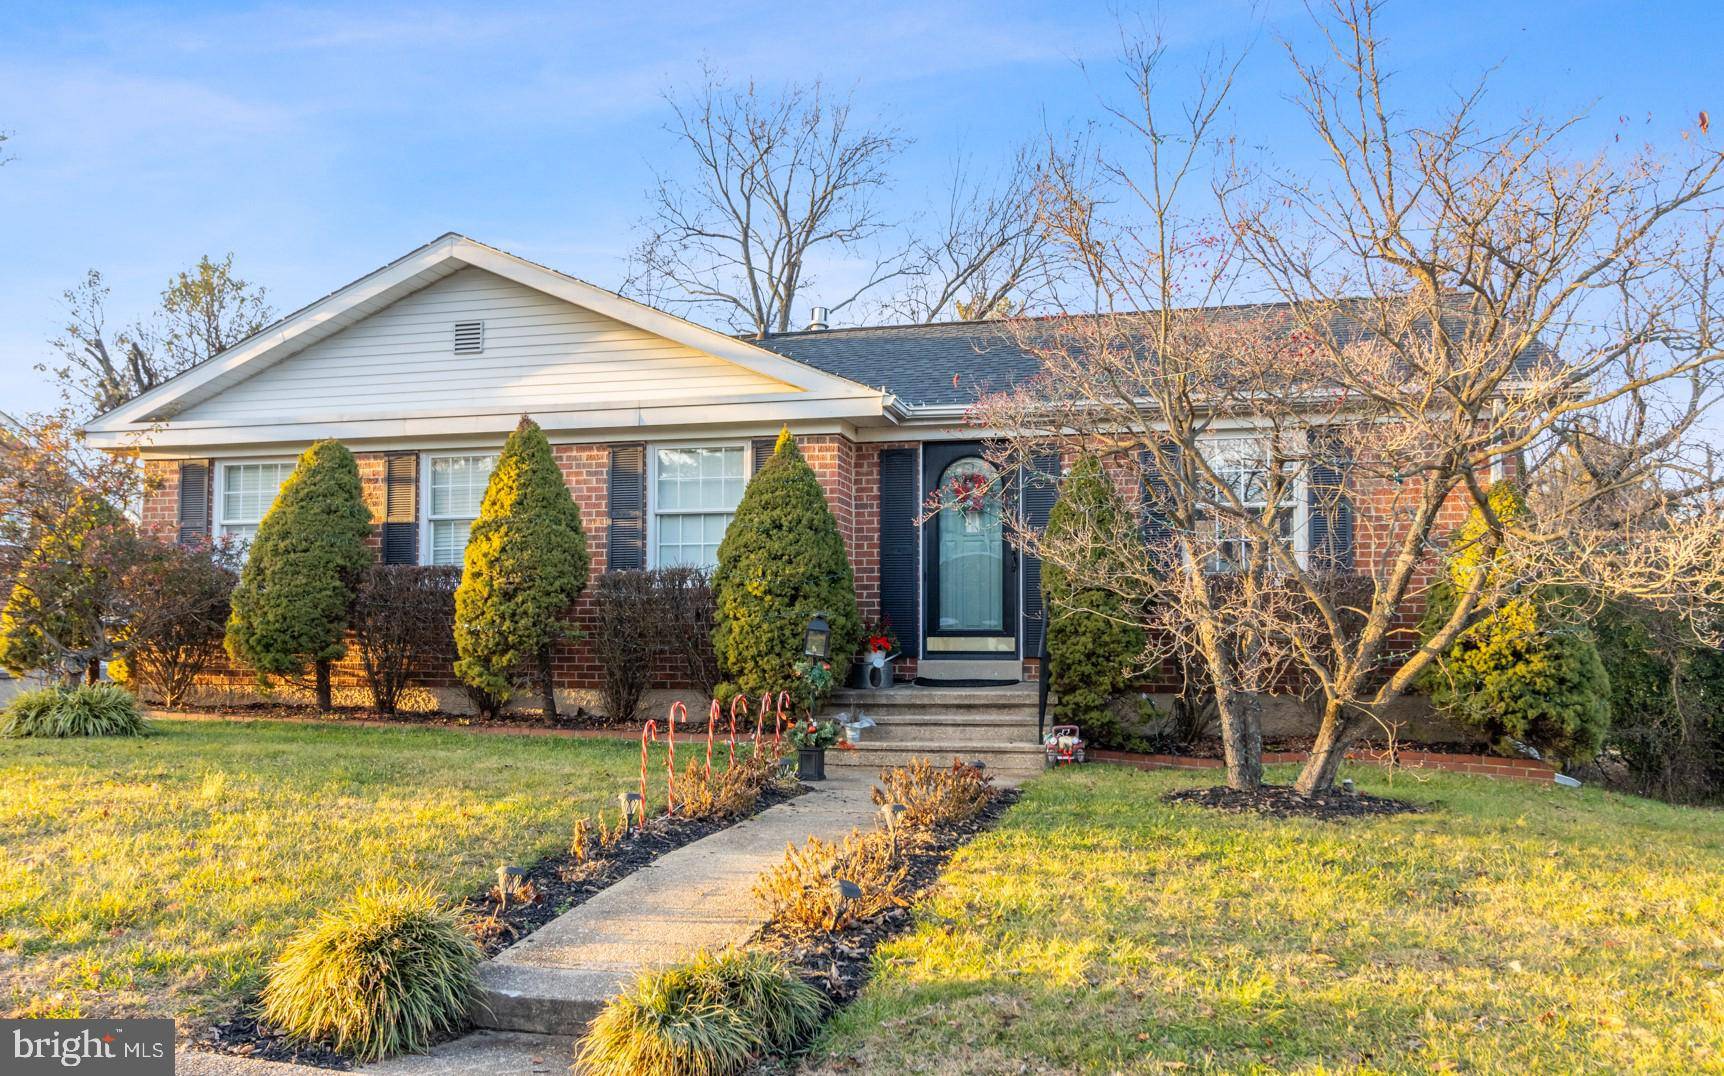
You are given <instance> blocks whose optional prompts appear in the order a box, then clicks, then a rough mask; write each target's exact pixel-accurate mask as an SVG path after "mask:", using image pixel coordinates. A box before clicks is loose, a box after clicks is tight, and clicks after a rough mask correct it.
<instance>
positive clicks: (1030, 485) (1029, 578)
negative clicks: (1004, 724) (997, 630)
mask: <svg viewBox="0 0 1724 1076" xmlns="http://www.w3.org/2000/svg"><path fill="white" fill-rule="evenodd" d="M1030 470H1031V473H1030V474H1027V475H1025V476H1024V482H1023V487H1022V488H1023V491H1024V493H1023V512H1024V526H1025V527H1027V528H1029V529H1030V530H1033V531H1035V532H1036V533H1037V534H1038V535H1039V534H1040V533H1041V532H1042V531H1044V530H1046V529H1047V525H1048V513H1049V512H1051V511H1052V510H1053V507H1054V498H1055V497H1057V496H1059V474H1060V457H1059V454H1058V453H1056V452H1049V453H1046V454H1045V455H1039V456H1037V457H1036V458H1035V459H1034V460H1033V461H1031V464H1030ZM1019 563H1020V564H1021V565H1022V567H1023V577H1024V656H1025V657H1039V656H1040V655H1041V652H1042V639H1043V637H1044V634H1045V633H1046V631H1047V616H1046V613H1045V612H1044V607H1043V603H1042V558H1040V557H1038V556H1036V555H1035V554H1034V553H1031V552H1028V551H1027V550H1026V551H1025V553H1024V555H1023V558H1022V560H1020V561H1019Z"/></svg>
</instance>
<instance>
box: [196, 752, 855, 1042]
mask: <svg viewBox="0 0 1724 1076" xmlns="http://www.w3.org/2000/svg"><path fill="white" fill-rule="evenodd" d="M809 787H810V788H812V789H813V791H811V792H809V793H807V794H806V795H803V796H799V797H797V798H796V799H794V800H791V801H790V802H789V803H781V804H779V805H778V806H776V807H772V808H770V809H768V810H765V811H762V812H761V813H760V814H758V815H755V816H754V817H753V818H750V819H747V820H746V821H743V822H739V823H737V824H736V825H734V826H731V827H730V828H728V829H724V830H720V831H719V832H717V833H714V834H712V835H711V836H709V837H705V838H702V839H701V840H698V841H696V842H694V843H693V844H690V845H686V846H684V847H682V848H679V849H677V850H676V851H674V852H671V853H669V854H668V855H665V856H662V857H660V858H659V859H658V860H656V861H654V862H653V863H652V864H651V865H649V866H646V867H643V868H641V869H640V870H638V871H636V872H634V873H633V874H631V875H629V876H628V877H626V878H624V879H622V880H621V881H619V882H618V883H616V884H615V885H613V886H611V887H610V888H608V889H605V890H604V891H602V892H600V893H598V894H597V895H595V896H594V897H593V898H592V899H591V900H589V901H587V902H586V903H585V904H582V905H580V906H578V907H576V908H571V909H570V910H569V911H567V912H565V913H564V914H563V915H561V916H560V917H558V918H557V919H555V920H552V921H551V922H550V923H547V924H546V925H544V926H543V927H540V928H539V929H538V930H536V931H534V932H533V933H532V934H529V935H528V936H527V937H526V938H524V939H522V940H521V941H520V942H518V943H517V944H515V945H513V946H511V947H510V948H508V949H505V950H504V951H503V952H502V953H500V954H498V955H497V956H496V957H495V958H493V959H491V960H488V961H486V962H485V963H483V964H481V965H480V966H479V985H480V992H481V1000H480V1008H479V1011H478V1012H477V1013H476V1022H477V1023H478V1024H480V1025H481V1026H482V1028H485V1030H480V1031H476V1032H474V1033H473V1034H471V1035H466V1036H463V1037H462V1038H460V1039H457V1040H455V1041H454V1042H448V1043H444V1044H443V1045H442V1046H439V1047H437V1048H436V1049H434V1050H432V1051H431V1052H430V1053H428V1054H422V1055H414V1056H408V1057H398V1058H392V1059H391V1060H388V1061H384V1062H380V1063H378V1064H374V1065H366V1066H364V1067H363V1068H361V1069H360V1071H361V1072H364V1073H367V1074H375V1076H452V1074H457V1073H461V1074H466V1073H471V1074H474V1076H505V1074H509V1076H512V1074H514V1073H553V1072H566V1071H567V1070H568V1067H569V1064H570V1060H571V1052H572V1047H573V1043H574V1040H575V1038H576V1037H577V1036H579V1035H580V1034H581V1033H582V1031H584V1030H585V1028H586V1024H587V1021H589V1020H591V1019H592V1018H593V1016H594V1015H595V1014H597V1013H598V1011H599V1009H600V1008H602V1007H603V1006H604V1004H605V1002H606V1001H608V1000H609V999H610V998H611V997H613V996H614V995H615V994H616V993H617V992H618V990H619V989H621V988H622V987H623V986H624V985H625V984H627V983H629V982H631V981H632V980H633V979H634V977H635V976H636V975H638V974H639V973H640V972H641V971H643V970H645V969H647V968H651V967H658V966H661V965H665V964H672V963H675V962H677V961H679V960H683V959H686V958H688V957H690V956H692V955H693V954H694V953H695V952H696V951H697V950H700V949H703V948H704V949H721V948H723V947H724V946H726V945H740V944H742V943H743V942H746V941H747V940H748V939H749V938H750V937H752V936H753V934H754V933H755V932H756V931H757V930H759V929H760V927H761V926H762V925H763V924H764V923H765V915H764V913H763V912H762V911H761V909H760V906H759V905H758V903H757V902H756V901H755V899H754V895H753V892H752V890H753V888H754V882H755V879H756V878H758V877H759V875H760V873H761V872H762V871H764V870H766V869H767V868H769V867H771V866H774V865H775V864H777V863H779V862H780V861H782V860H783V858H784V846H785V845H786V844H792V843H794V844H798V845H800V844H801V843H802V842H804V841H805V840H807V839H808V837H809V836H811V835H812V836H817V837H820V838H821V839H822V840H838V839H840V838H842V837H843V836H844V835H845V834H847V833H849V832H850V831H851V830H852V829H856V828H862V829H867V828H869V827H870V826H872V825H873V824H874V821H875V818H874V815H875V811H876V808H875V806H874V804H873V801H872V799H871V797H870V792H871V790H872V789H873V787H874V781H873V775H872V774H863V773H860V772H856V771H849V772H843V771H840V772H839V773H838V774H836V775H834V776H833V777H831V778H829V779H828V780H826V781H822V782H819V783H816V784H812V785H810V786H809ZM487 1008H488V1013H487ZM177 1058H178V1063H179V1068H178V1071H179V1072H181V1073H183V1074H189V1076H290V1074H291V1076H298V1074H301V1073H312V1072H320V1071H323V1070H319V1069H313V1068H308V1067H306V1066H301V1065H283V1064H277V1063H271V1062H266V1061H254V1060H249V1059H244V1058H235V1057H224V1056H222V1055H219V1054H209V1053H202V1052H199V1051H191V1050H182V1051H179V1053H178V1055H177Z"/></svg>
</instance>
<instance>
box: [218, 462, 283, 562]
mask: <svg viewBox="0 0 1724 1076" xmlns="http://www.w3.org/2000/svg"><path fill="white" fill-rule="evenodd" d="M295 462H296V457H293V456H258V457H256V458H252V457H243V458H239V459H218V460H216V475H215V488H214V489H213V490H212V493H213V495H214V499H215V504H214V505H213V506H212V507H213V509H214V510H213V511H212V512H211V513H210V535H211V537H214V538H225V537H228V535H229V534H230V533H231V532H229V530H228V527H230V526H241V527H248V526H249V527H260V526H262V525H263V517H264V516H267V515H269V510H270V509H271V508H273V507H275V497H272V498H270V502H269V504H267V505H265V506H264V509H263V512H262V513H261V514H260V515H259V516H258V517H257V520H256V521H255V522H252V521H246V520H229V519H228V518H227V472H228V470H229V469H230V468H234V467H247V466H254V465H258V464H267V465H276V466H279V465H282V464H285V465H286V466H287V474H284V475H282V476H281V481H282V483H283V484H286V482H287V479H288V477H289V476H290V475H292V474H293V467H294V464H295ZM275 496H276V497H280V496H281V486H277V487H276V488H275ZM254 533H255V532H254ZM250 552H251V543H250V542H247V543H246V544H245V548H244V549H243V550H241V552H240V558H241V559H242V560H243V559H244V558H245V557H247V556H249V555H250Z"/></svg>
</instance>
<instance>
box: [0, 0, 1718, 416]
mask: <svg viewBox="0 0 1724 1076" xmlns="http://www.w3.org/2000/svg"><path fill="white" fill-rule="evenodd" d="M1118 9H1119V5H1118V4H1115V3H1067V4H1021V3H987V4H982V3H945V2H941V0H922V2H913V3H892V4H872V5H860V4H853V3H852V4H841V5H825V4H816V3H805V4H784V3H781V2H779V3H750V4H728V5H726V4H685V3H650V4H636V5H617V4H607V5H597V4H581V5H511V4H485V5H479V4H474V5H451V6H444V5H437V4H425V3H414V4H402V5H392V4H364V5H355V4H327V5H320V4H313V5H307V4H294V3H271V4H258V5H251V4H198V3H175V4H171V5H165V4H164V5H146V4H78V3H24V2H18V0H14V2H11V3H7V4H5V5H0V130H4V131H7V132H9V133H10V134H11V136H12V140H11V141H10V142H9V143H7V144H6V147H5V149H6V150H7V151H9V153H10V155H11V156H12V158H13V160H12V161H11V162H10V163H8V164H7V165H5V166H4V167H3V168H0V252H3V253H0V409H6V410H29V409H31V408H35V407H42V406H46V405H49V404H50V403H52V402H53V393H52V391H51V390H50V389H49V388H48V387H47V386H46V385H45V384H44V383H43V381H42V380H41V375H39V374H37V373H35V372H34V371H33V370H32V369H31V367H32V365H33V364H34V363H36V362H38V361H40V360H41V359H43V358H44V357H46V356H48V355H49V350H48V347H47V341H48V339H49V338H50V337H52V336H54V335H55V333H56V332H57V329H58V327H59V325H60V324H61V322H62V320H63V313H62V309H61V306H60V299H59V295H60V292H61V291H62V290H63V289H65V288H66V287H68V286H70V285H72V284H74V283H76V282H77V280H78V279H79V278H80V277H81V276H82V274H83V272H84V271H85V270H86V269H87V268H91V267H96V268H100V269H101V270H102V271H103V272H104V273H105V274H106V275H107V276H108V278H109V281H110V283H111V284H112V285H113V289H114V296H113V300H112V303H111V313H112V315H113V317H114V319H115V320H116V321H123V320H129V319H130V317H131V316H133V315H134V314H135V313H137V312H140V311H142V310H144V309H146V308H147V307H148V306H149V305H151V304H152V303H153V301H154V299H155V296H156V294H157V293H159V291H160V290H161V288H162V286H163V285H164V284H165V282H166V281H167V278H168V277H169V275H170V274H171V273H172V272H174V271H176V270H178V269H180V268H182V267H184V266H186V265H188V264H189V263H191V262H193V261H195V260H196V259H197V257H198V256H199V255H200V254H204V253H206V252H207V253H210V254H212V255H216V256H219V255H220V254H222V253H224V252H227V251H230V250H231V251H233V252H235V254H236V261H237V264H238V266H239V268H240V270H241V272H242V273H243V274H244V275H245V276H247V277H248V278H250V279H253V280H255V281H258V282H260V283H264V284H266V285H268V286H269V288H270V291H271V298H272V301H273V302H274V303H275V305H276V307H277V308H278V309H279V310H284V311H285V310H288V309H292V308H293V307H296V306H299V305H300V304H302V303H304V302H306V301H308V300H310V299H313V298H316V297H317V296H319V295H322V294H323V293H325V292H327V291H329V290H331V289H332V288H334V287H337V286H339V285H341V284H343V283H346V282H347V281H349V280H351V279H353V278H354V277H356V276H359V275H361V274H363V273H365V272H367V271H369V270H371V269H373V268H375V267H377V266H378V265H381V264H383V263H384V262H386V261H389V260H390V259H392V258H394V257H396V256H397V255H399V254H402V253H404V252H405V251H407V250H409V249H411V248H413V247H415V246H417V245H419V244H420V243H423V242H425V241H426V240H429V239H431V238H432V237H434V236H436V235H438V234H441V233H442V232H445V231H450V230H454V231H461V232H465V233H467V234H469V235H472V236H474V237H475V238H478V239H481V240H483V241H486V242H489V243H492V244H495V245H497V246H500V247H503V248H505V249H507V250H511V251H514V252H516V253H518V254H521V255H523V256H526V257H529V258H532V259H534V260H537V261H541V262H545V263H547V264H550V265H552V266H555V267H557V268H559V269H562V270H564V271H566V272H569V273H573V274H575V275H577V276H580V277H583V278H585V279H588V280H591V281H593V282H594V283H597V284H601V285H605V286H615V285H616V284H617V283H618V282H619V280H620V278H621V275H622V271H623V261H624V258H625V257H626V255H627V252H628V250H629V247H630V245H631V230H632V227H633V225H634V223H635V222H636V221H637V220H638V219H639V217H640V215H641V213H642V211H643V208H644V205H645V191H646V188H647V186H648V183H649V181H650V178H651V170H652V167H653V166H654V165H655V164H657V165H659V166H661V167H666V168H668V167H671V166H673V165H674V163H675V157H674V156H673V152H674V150H673V147H672V144H671V142H670V139H669V137H668V136H667V135H666V134H665V133H664V132H663V124H664V122H665V119H666V108H665V105H664V103H663V100H662V98H661V91H662V90H664V89H665V88H666V87H667V86H676V85H682V84H686V83H687V82H688V81H689V80H691V79H693V78H695V77H697V75H698V68H699V64H700V63H701V62H702V61H703V60H706V61H710V62H712V63H713V64H715V65H717V66H718V67H720V68H721V69H723V70H726V71H728V72H730V73H731V74H732V75H735V76H748V77H754V78H757V79H760V80H762V81H766V82H774V81H779V80H785V79H799V80H809V79H813V78H816V77H824V78H825V79H826V80H827V81H828V82H829V83H830V84H832V85H834V86H836V87H839V88H841V89H846V90H853V91H854V94H855V99H856V103H857V107H858V109H859V110H860V111H861V112H863V113H865V114H868V115H871V116H877V117H883V118H885V119H886V120H888V121H889V122H891V123H894V124H896V125H897V126H898V127H899V128H900V129H901V130H902V132H903V133H904V134H905V135H907V136H909V137H910V138H912V139H914V144H913V145H912V146H911V148H910V149H909V150H908V151H907V152H906V154H905V156H904V158H903V159H902V161H901V164H900V166H899V168H898V169H897V174H898V176H899V181H898V185H897V187H896V189H895V190H894V191H893V192H892V194H891V196H890V198H891V205H892V208H893V211H894V213H895V215H896V216H898V217H899V218H900V219H908V218H910V217H913V216H914V215H915V214H916V213H918V212H920V211H921V210H922V207H924V206H926V205H927V204H928V203H929V199H930V195H931V192H932V191H933V190H934V189H935V188H936V185H937V183H938V182H939V180H940V179H941V178H942V177H943V175H944V174H945V172H946V171H947V169H948V168H949V167H950V164H951V161H952V160H953V158H954V155H956V154H958V153H968V154H971V155H973V156H974V157H976V158H977V159H979V160H982V161H986V160H987V159H988V157H989V155H990V154H994V153H997V152H1000V150H1001V147H1004V146H1006V145H1008V144H1010V143H1011V142H1012V141H1014V140H1018V139H1022V138H1025V137H1028V136H1033V135H1035V134H1036V133H1037V132H1039V131H1041V130H1043V129H1044V127H1051V128H1054V129H1065V128H1068V127H1072V126H1075V125H1079V124H1082V123H1083V122H1085V121H1086V120H1088V119H1090V118H1093V117H1095V116H1096V115H1097V114H1098V112H1099V109H1098V104H1097V101H1098V96H1100V95H1105V94H1107V93H1108V92H1109V91H1110V90H1111V88H1112V82H1111V77H1110V76H1111V70H1110V64H1111V63H1112V58H1113V56H1114V55H1115V54H1116V52H1117V47H1118V31H1117V19H1116V12H1117V11H1118ZM1142 12H1143V13H1144V14H1145V15H1147V16H1148V17H1150V18H1152V19H1153V18H1159V19H1160V20H1161V22H1162V24H1163V25H1164V27H1165V31H1166V33H1167V36H1168V39H1169V41H1170V44H1171V46H1172V49H1171V54H1170V57H1169V69H1170V70H1178V69H1181V68H1183V69H1190V68H1191V67H1192V66H1193V65H1195V64H1197V63H1199V62H1200V61H1201V60H1202V59H1203V57H1204V56H1205V54H1206V53H1207V52H1208V51H1209V50H1211V49H1214V48H1218V47H1224V48H1227V49H1231V50H1238V49H1241V48H1245V47H1249V48H1250V50H1251V51H1250V55H1249V58H1248V60H1247V65H1246V68H1245V70H1244V72H1243V75H1242V81H1241V83H1240V85H1239V87H1238V89H1237V92H1236V94H1235V96H1234V98H1233V104H1232V117H1231V121H1232V122H1233V123H1234V124H1236V126H1237V128H1238V130H1239V132H1240V134H1241V136H1242V138H1243V140H1244V141H1245V142H1246V143H1247V144H1248V145H1251V146H1254V147H1258V148H1260V149H1261V151H1262V152H1264V153H1267V154H1271V155H1273V157H1274V158H1275V160H1276V161H1277V162H1278V163H1279V164H1280V165H1281V166H1282V167H1287V168H1293V169H1298V168H1299V167H1301V166H1302V162H1306V161H1309V159H1310V157H1309V154H1310V150H1309V139H1308V136H1307V135H1306V133H1305V132H1304V130H1303V129H1302V127H1301V126H1300V121H1299V119H1298V116H1297V115H1296V114H1295V112H1294V111H1293V110H1292V108H1291V107H1290V106H1289V104H1288V103H1287V101H1286V95H1287V94H1288V93H1289V92H1291V83H1290V80H1289V71H1288V65H1287V61H1286V59H1285V57H1284V56H1283V55H1282V54H1281V52H1280V48H1279V45H1278V44H1277V40H1276V39H1277V37H1278V36H1280V35H1290V36H1291V37H1292V38H1293V39H1294V40H1295V42H1296V43H1306V44H1308V43H1309V41H1310V23H1309V19H1308V17H1307V16H1306V15H1305V14H1304V11H1303V7H1302V6H1301V5H1298V4H1294V3H1286V2H1277V0H1269V2H1264V3H1235V2H1230V0H1209V2H1173V0H1169V2H1168V3H1165V4H1163V5H1161V6H1160V7H1151V8H1144V9H1142ZM1133 17H1134V18H1135V17H1137V16H1136V15H1135V14H1134V15H1133ZM1386 23H1387V25H1386V30H1387V33H1388V35H1389V37H1390V39H1391V40H1390V46H1391V53H1390V55H1391V58H1392V66H1393V68H1394V69H1395V70H1396V71H1397V73H1398V74H1397V78H1398V80H1399V86H1400V89H1401V90H1402V92H1403V93H1405V94H1407V98H1406V99H1408V100H1412V101H1414V102H1420V101H1423V100H1427V99H1428V100H1432V101H1436V100H1439V99H1440V98H1441V97H1443V96H1446V95H1448V94H1450V93H1451V92H1453V91H1454V90H1456V89H1458V88H1461V87H1464V86H1465V85H1467V84H1469V83H1470V82H1471V81H1472V80H1474V79H1475V78H1477V77H1478V76H1479V75H1480V74H1481V73H1483V72H1485V71H1486V70H1487V69H1490V68H1498V69H1499V70H1498V72H1497V74H1496V76H1495V80H1494V85H1495V92H1494V95H1493V98H1492V100H1493V102H1494V106H1493V107H1495V108H1497V109H1499V110H1501V111H1502V112H1503V113H1504V114H1508V113H1513V112H1518V111H1520V110H1524V109H1539V110H1548V111H1568V110H1573V109H1577V108H1581V107H1585V106H1588V105H1591V104H1593V103H1594V102H1596V106H1595V120H1594V121H1593V123H1592V125H1591V126H1592V128H1593V130H1594V131H1595V132H1596V133H1597V135H1598V137H1599V139H1600V141H1602V140H1603V139H1605V138H1608V132H1609V130H1610V129H1612V128H1614V127H1617V126H1618V125H1619V124H1620V123H1621V119H1620V117H1623V116H1627V117H1631V120H1632V126H1633V127H1634V129H1635V130H1636V132H1637V136H1643V137H1646V138H1648V139H1651V140H1653V141H1655V142H1663V143H1671V142H1672V140H1673V139H1675V138H1676V137H1677V136H1678V132H1680V131H1681V130H1682V129H1683V128H1685V127H1690V126H1692V124H1693V121H1694V116H1695V114H1696V113H1697V112H1698V111H1699V110H1700V109H1702V108H1710V109H1711V111H1712V114H1713V115H1714V116H1719V117H1724V92H1721V91H1724V84H1721V82H1720V79H1719V72H1720V70H1724V69H1721V68H1720V66H1719V64H1718V60H1717V56H1718V51H1719V48H1720V42H1721V41H1724V34H1720V30H1724V13H1720V10H1719V7H1718V5H1717V4H1716V3H1701V2H1694V3H1669V4H1656V5H1655V4H1632V3H1627V2H1617V3H1606V2H1589V0H1567V2H1551V0H1541V2H1513V0H1496V2H1494V3H1480V2H1472V0H1451V2H1445V3H1442V4H1426V3H1415V2H1411V0H1406V2H1403V3H1401V4H1399V5H1398V6H1396V7H1394V8H1392V9H1391V10H1390V12H1389V15H1388V17H1387V20H1386ZM841 275H842V267H839V270H838V271H837V272H836V273H834V274H830V275H829V277H828V279H829V280H832V281H834V282H835V283H836V281H837V279H838V277H839V276H841ZM833 290H834V291H836V290H837V289H836V287H834V288H833ZM821 298H822V296H821V295H820V294H819V292H818V290H816V291H815V292H813V293H809V294H805V295H804V296H803V297H802V299H801V300H800V301H799V304H798V305H799V307H801V308H804V309H805V308H806V307H807V306H808V305H810V304H812V303H815V302H818V301H820V300H821ZM798 317H799V318H800V317H801V313H800V311H799V313H798Z"/></svg>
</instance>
